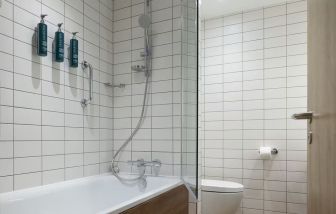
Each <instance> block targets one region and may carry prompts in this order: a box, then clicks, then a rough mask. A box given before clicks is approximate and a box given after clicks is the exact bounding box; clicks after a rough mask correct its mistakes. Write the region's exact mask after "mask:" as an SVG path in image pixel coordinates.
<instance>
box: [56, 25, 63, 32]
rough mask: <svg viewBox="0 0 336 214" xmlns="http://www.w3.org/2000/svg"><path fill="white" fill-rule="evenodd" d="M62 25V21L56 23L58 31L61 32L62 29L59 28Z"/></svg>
mask: <svg viewBox="0 0 336 214" xmlns="http://www.w3.org/2000/svg"><path fill="white" fill-rule="evenodd" d="M62 25H63V23H58V24H57V26H58V32H61V31H62V29H61V27H62Z"/></svg>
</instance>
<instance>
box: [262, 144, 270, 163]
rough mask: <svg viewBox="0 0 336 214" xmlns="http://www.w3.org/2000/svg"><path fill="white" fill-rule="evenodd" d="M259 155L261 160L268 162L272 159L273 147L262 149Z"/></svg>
mask: <svg viewBox="0 0 336 214" xmlns="http://www.w3.org/2000/svg"><path fill="white" fill-rule="evenodd" d="M259 155H260V158H261V159H264V160H268V159H271V157H272V148H271V147H266V146H264V147H260V149H259Z"/></svg>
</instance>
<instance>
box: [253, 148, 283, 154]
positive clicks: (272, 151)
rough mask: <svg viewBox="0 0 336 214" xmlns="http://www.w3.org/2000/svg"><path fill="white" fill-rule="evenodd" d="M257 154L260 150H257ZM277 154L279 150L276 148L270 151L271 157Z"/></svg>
mask: <svg viewBox="0 0 336 214" xmlns="http://www.w3.org/2000/svg"><path fill="white" fill-rule="evenodd" d="M258 153H260V150H258ZM278 153H279V150H278V149H277V148H273V149H272V150H271V154H272V155H277V154H278Z"/></svg>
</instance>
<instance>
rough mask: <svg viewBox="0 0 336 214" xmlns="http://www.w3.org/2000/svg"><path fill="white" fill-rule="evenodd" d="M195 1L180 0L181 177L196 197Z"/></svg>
mask: <svg viewBox="0 0 336 214" xmlns="http://www.w3.org/2000/svg"><path fill="white" fill-rule="evenodd" d="M197 4H198V2H197V0H182V7H181V12H182V20H181V22H182V23H181V24H182V32H181V33H182V39H181V45H182V47H181V64H182V68H181V69H182V121H181V123H182V124H181V126H182V178H183V180H184V181H185V183H186V184H187V185H188V187H189V189H190V190H192V191H193V192H194V194H195V196H196V197H197V192H198V191H197V190H198V185H197V182H198V152H197V151H198V146H197V139H198V136H197V106H198V105H197V103H198V100H197V91H198V88H197V87H198V51H197V50H198V34H197V32H198V9H197V8H198V5H197Z"/></svg>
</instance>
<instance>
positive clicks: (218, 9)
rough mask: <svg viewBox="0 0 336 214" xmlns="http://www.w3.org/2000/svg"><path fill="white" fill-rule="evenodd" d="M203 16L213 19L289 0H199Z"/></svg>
mask: <svg viewBox="0 0 336 214" xmlns="http://www.w3.org/2000/svg"><path fill="white" fill-rule="evenodd" d="M199 1H200V2H201V13H200V14H201V18H202V19H211V18H215V17H219V16H223V15H226V14H230V13H235V12H240V11H246V10H252V9H256V8H260V7H266V6H271V5H276V4H281V3H285V2H288V0H199Z"/></svg>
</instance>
